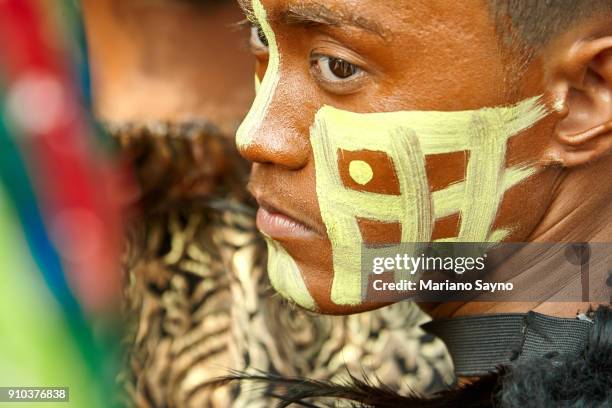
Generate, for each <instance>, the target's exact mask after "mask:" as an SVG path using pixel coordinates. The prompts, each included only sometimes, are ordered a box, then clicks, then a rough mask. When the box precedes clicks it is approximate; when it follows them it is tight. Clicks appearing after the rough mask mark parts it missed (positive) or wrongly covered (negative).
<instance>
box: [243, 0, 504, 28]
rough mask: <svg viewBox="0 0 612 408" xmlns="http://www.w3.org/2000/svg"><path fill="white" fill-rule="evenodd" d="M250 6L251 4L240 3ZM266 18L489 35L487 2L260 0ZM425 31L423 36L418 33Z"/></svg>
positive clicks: (244, 1) (490, 20)
mask: <svg viewBox="0 0 612 408" xmlns="http://www.w3.org/2000/svg"><path fill="white" fill-rule="evenodd" d="M241 2H242V3H245V4H250V3H251V0H241ZM261 3H262V4H263V5H264V7H265V9H266V12H267V13H268V17H269V19H270V20H273V21H274V22H277V23H288V22H290V21H291V19H292V17H297V19H299V17H301V16H303V17H305V18H306V19H308V18H312V20H319V19H320V20H328V21H329V22H336V23H337V24H345V25H351V23H352V24H353V25H355V26H358V27H362V28H365V29H371V30H372V31H379V30H380V31H383V32H386V33H387V34H392V33H402V32H409V31H411V30H413V31H417V30H418V31H421V32H422V33H423V34H424V33H426V32H432V33H434V32H437V33H443V32H444V31H450V30H459V31H467V29H468V28H470V29H471V30H472V31H477V30H478V29H482V30H486V31H488V32H491V26H492V24H493V19H492V18H491V14H490V8H489V0H468V1H463V2H457V1H451V0H395V1H380V0H325V1H323V0H261ZM424 29H426V31H425V32H423V31H422V30H424Z"/></svg>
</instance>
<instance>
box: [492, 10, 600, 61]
mask: <svg viewBox="0 0 612 408" xmlns="http://www.w3.org/2000/svg"><path fill="white" fill-rule="evenodd" d="M489 3H490V6H491V11H492V13H493V15H494V17H495V21H496V25H497V27H498V32H499V33H500V35H501V36H502V40H503V41H504V42H505V43H513V44H515V45H517V44H516V42H517V41H518V42H520V43H522V44H521V45H523V46H526V47H529V48H531V49H532V50H535V51H537V50H538V49H540V48H541V47H543V46H545V45H547V44H548V43H549V42H550V41H551V40H552V39H553V38H555V37H556V36H557V35H559V34H562V33H563V32H564V31H565V30H567V29H569V28H571V27H573V26H574V25H575V24H576V23H577V22H579V21H581V20H582V19H584V18H588V17H592V16H594V15H596V14H597V13H601V12H610V11H612V0H489Z"/></svg>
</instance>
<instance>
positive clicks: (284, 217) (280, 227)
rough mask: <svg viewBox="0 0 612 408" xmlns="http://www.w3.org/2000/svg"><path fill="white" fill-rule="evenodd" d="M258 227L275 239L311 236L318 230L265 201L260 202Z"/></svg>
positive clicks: (257, 219) (257, 218)
mask: <svg viewBox="0 0 612 408" xmlns="http://www.w3.org/2000/svg"><path fill="white" fill-rule="evenodd" d="M259 205H260V207H259V209H258V210H257V217H256V223H257V228H258V229H259V230H260V231H261V232H263V233H264V234H266V235H268V236H270V237H271V238H274V239H291V238H293V239H295V238H310V237H312V236H314V235H317V232H316V231H315V230H314V229H312V228H311V227H309V226H307V225H306V224H304V223H302V222H301V221H299V220H297V219H295V218H293V217H292V216H290V215H288V214H286V213H284V212H282V211H281V210H279V209H277V208H276V207H273V206H271V205H269V204H268V203H265V202H260V203H259Z"/></svg>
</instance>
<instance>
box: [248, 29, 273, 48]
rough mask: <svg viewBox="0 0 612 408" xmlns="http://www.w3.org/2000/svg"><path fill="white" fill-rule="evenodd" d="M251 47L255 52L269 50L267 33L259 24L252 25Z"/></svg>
mask: <svg viewBox="0 0 612 408" xmlns="http://www.w3.org/2000/svg"><path fill="white" fill-rule="evenodd" d="M250 42H251V47H252V48H253V51H254V52H257V51H260V52H261V51H266V52H267V51H268V46H269V44H268V39H267V38H266V34H265V33H264V32H263V29H262V28H261V26H259V25H252V26H251V39H250Z"/></svg>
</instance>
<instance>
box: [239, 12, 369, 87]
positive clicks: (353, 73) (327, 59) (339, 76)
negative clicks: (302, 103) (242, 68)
mask: <svg viewBox="0 0 612 408" xmlns="http://www.w3.org/2000/svg"><path fill="white" fill-rule="evenodd" d="M250 45H251V49H252V52H253V53H254V54H255V56H257V57H262V56H264V55H266V56H267V53H268V52H269V51H268V46H269V44H268V40H267V39H266V36H265V33H264V32H263V30H262V28H261V26H259V25H255V24H253V25H252V26H251V36H250ZM310 69H311V72H312V75H313V76H314V78H315V79H316V80H317V81H318V82H319V84H320V85H321V86H322V87H323V88H324V89H325V90H328V91H330V92H333V93H336V94H349V93H352V92H354V91H355V89H354V88H355V85H356V83H357V82H358V81H359V80H360V79H362V78H363V77H364V75H365V71H364V70H363V69H362V68H361V67H360V66H358V65H356V64H353V63H351V62H349V61H347V60H345V59H343V58H339V57H334V56H332V55H328V54H322V53H313V54H312V55H311V57H310ZM334 71H335V72H334ZM351 85H353V86H351ZM349 88H353V89H349Z"/></svg>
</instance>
